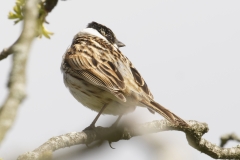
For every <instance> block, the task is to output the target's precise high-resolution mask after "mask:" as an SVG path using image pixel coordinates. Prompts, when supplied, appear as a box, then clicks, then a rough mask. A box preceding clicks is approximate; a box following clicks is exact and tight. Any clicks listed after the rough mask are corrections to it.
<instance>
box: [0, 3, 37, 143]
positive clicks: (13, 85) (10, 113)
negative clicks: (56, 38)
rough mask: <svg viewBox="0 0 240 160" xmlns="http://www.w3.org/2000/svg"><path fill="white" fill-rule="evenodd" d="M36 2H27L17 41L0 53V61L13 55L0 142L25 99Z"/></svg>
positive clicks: (1, 111) (0, 115) (0, 122)
mask: <svg viewBox="0 0 240 160" xmlns="http://www.w3.org/2000/svg"><path fill="white" fill-rule="evenodd" d="M38 2H39V1H38V0H27V1H26V5H25V10H24V24H23V31H22V33H21V35H20V37H19V38H18V40H17V41H16V42H15V43H14V44H13V45H12V46H11V47H9V48H8V49H4V50H3V52H2V53H0V60H1V59H4V58H6V57H7V56H8V55H10V54H13V57H12V58H13V63H12V68H11V72H10V75H9V81H8V88H9V93H8V96H7V98H6V100H5V101H4V103H3V105H2V106H1V109H0V130H1V132H0V142H1V141H2V139H3V138H4V136H5V134H6V132H7V131H8V130H9V129H10V127H11V126H12V124H13V122H14V119H15V117H16V113H17V109H18V106H19V105H20V104H21V102H22V101H23V99H24V98H25V97H26V91H25V85H26V64H27V59H28V53H29V49H30V46H31V43H32V41H33V39H34V37H35V36H36V26H37V17H38V8H37V4H38Z"/></svg>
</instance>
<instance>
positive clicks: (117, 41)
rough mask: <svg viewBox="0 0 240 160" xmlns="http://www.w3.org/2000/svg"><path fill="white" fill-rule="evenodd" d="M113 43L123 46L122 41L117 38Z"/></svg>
mask: <svg viewBox="0 0 240 160" xmlns="http://www.w3.org/2000/svg"><path fill="white" fill-rule="evenodd" d="M115 44H116V45H117V46H118V47H124V46H125V44H123V43H122V42H120V41H119V40H117V39H116V40H115Z"/></svg>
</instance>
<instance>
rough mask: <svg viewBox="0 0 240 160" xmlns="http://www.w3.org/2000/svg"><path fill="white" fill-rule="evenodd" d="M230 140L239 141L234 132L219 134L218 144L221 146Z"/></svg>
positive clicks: (239, 138)
mask: <svg viewBox="0 0 240 160" xmlns="http://www.w3.org/2000/svg"><path fill="white" fill-rule="evenodd" d="M230 140H234V141H237V142H240V137H239V136H237V135H236V134H235V133H230V134H225V135H222V136H221V144H220V146H221V147H223V146H224V145H225V144H226V143H227V142H228V141H230Z"/></svg>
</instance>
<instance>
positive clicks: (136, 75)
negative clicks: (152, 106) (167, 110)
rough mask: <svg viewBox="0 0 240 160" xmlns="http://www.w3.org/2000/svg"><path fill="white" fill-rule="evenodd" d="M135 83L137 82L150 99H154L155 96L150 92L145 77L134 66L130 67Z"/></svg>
mask: <svg viewBox="0 0 240 160" xmlns="http://www.w3.org/2000/svg"><path fill="white" fill-rule="evenodd" d="M130 69H131V72H132V75H133V78H134V81H135V82H136V84H137V85H138V86H139V87H140V88H141V89H142V90H143V91H144V92H145V94H147V96H148V97H149V98H150V99H153V95H152V93H151V92H150V90H149V88H148V86H147V83H146V82H145V81H144V79H143V77H142V76H141V75H140V73H139V72H138V71H137V69H136V68H135V67H133V66H131V67H130Z"/></svg>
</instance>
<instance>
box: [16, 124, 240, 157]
mask: <svg viewBox="0 0 240 160" xmlns="http://www.w3.org/2000/svg"><path fill="white" fill-rule="evenodd" d="M188 124H189V125H190V128H181V127H176V126H173V125H172V124H171V123H169V122H168V121H167V120H159V121H153V122H148V123H144V124H140V125H136V126H134V127H133V126H132V127H126V126H125V127H124V126H120V127H118V128H103V127H96V128H95V129H93V130H86V131H82V132H71V133H68V134H65V135H61V136H57V137H53V138H51V139H49V140H48V141H47V142H45V143H44V144H43V145H41V146H40V147H39V148H37V149H35V150H34V151H32V152H27V153H26V154H23V155H21V156H19V157H18V160H30V159H31V160H41V159H50V158H51V156H52V153H53V152H54V151H56V150H58V149H61V148H65V147H71V146H74V145H78V144H86V145H88V144H90V143H92V142H94V141H97V140H107V141H109V142H117V141H119V140H129V139H130V138H132V137H135V136H141V135H145V134H149V133H156V132H162V131H170V130H175V131H182V132H185V133H186V137H187V140H188V142H189V144H190V145H191V146H192V147H194V148H195V149H197V150H199V151H201V152H203V153H205V154H207V155H209V156H211V157H213V158H218V159H220V158H221V159H239V158H240V147H233V148H221V147H218V146H216V145H214V144H212V143H211V142H208V141H207V140H205V139H203V138H202V136H203V134H205V133H206V132H207V131H208V126H207V124H206V123H200V122H197V121H188Z"/></svg>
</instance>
